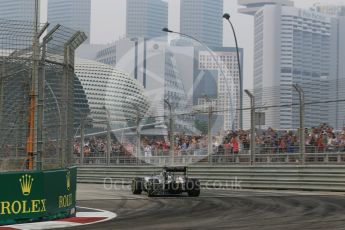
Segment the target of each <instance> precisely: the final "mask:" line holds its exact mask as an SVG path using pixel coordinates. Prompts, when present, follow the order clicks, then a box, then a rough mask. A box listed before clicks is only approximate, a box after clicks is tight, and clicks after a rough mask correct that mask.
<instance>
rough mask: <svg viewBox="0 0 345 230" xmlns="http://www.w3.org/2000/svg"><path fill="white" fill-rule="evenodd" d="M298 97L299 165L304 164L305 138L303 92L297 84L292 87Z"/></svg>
mask: <svg viewBox="0 0 345 230" xmlns="http://www.w3.org/2000/svg"><path fill="white" fill-rule="evenodd" d="M292 86H293V87H294V88H295V90H296V91H297V92H298V96H299V126H300V127H299V132H300V133H299V142H300V143H299V150H300V154H301V156H300V157H301V164H304V163H305V162H304V155H305V138H304V91H303V89H302V87H301V86H299V85H298V84H294V85H292Z"/></svg>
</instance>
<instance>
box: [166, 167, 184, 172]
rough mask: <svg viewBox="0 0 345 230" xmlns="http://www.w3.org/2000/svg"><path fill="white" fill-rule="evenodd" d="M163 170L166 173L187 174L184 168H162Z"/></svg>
mask: <svg viewBox="0 0 345 230" xmlns="http://www.w3.org/2000/svg"><path fill="white" fill-rule="evenodd" d="M163 170H164V171H166V172H187V167H186V166H177V167H164V168H163Z"/></svg>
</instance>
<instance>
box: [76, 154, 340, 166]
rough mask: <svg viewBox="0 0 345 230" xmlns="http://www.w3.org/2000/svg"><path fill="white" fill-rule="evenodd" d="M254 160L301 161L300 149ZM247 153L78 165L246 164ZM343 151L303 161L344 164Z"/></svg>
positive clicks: (99, 158) (98, 158) (87, 159)
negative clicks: (297, 151) (298, 151)
mask: <svg viewBox="0 0 345 230" xmlns="http://www.w3.org/2000/svg"><path fill="white" fill-rule="evenodd" d="M254 157H255V159H254V164H258V165H262V164H292V165H296V164H301V163H302V161H301V154H300V153H270V154H268V153H267V154H255V155H254ZM75 159H76V163H77V164H80V159H79V157H78V156H76V157H75ZM249 163H250V154H249V152H248V153H247V154H234V153H231V154H224V155H217V154H214V155H175V156H174V157H173V158H172V157H171V156H169V155H165V156H147V157H144V156H140V157H138V158H136V157H135V156H133V155H126V156H118V155H111V156H110V160H109V163H107V157H106V156H105V155H104V154H101V155H99V154H97V155H88V156H84V158H83V162H82V164H80V165H84V164H85V165H107V164H108V165H172V164H175V165H190V164H202V165H218V164H249ZM344 163H345V152H326V153H306V154H305V156H304V164H325V165H327V164H344Z"/></svg>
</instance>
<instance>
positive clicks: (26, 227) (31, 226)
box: [0, 207, 117, 230]
mask: <svg viewBox="0 0 345 230" xmlns="http://www.w3.org/2000/svg"><path fill="white" fill-rule="evenodd" d="M77 208H84V209H89V210H94V211H97V212H77V214H76V217H104V218H105V219H102V220H99V221H94V222H91V223H75V222H69V221H63V220H53V221H42V222H35V223H27V224H13V225H5V226H0V229H1V227H9V228H13V229H19V230H43V229H52V228H70V227H75V226H82V225H90V224H96V223H101V222H105V221H109V220H111V219H114V218H115V217H117V215H116V213H113V212H109V211H106V210H101V209H95V208H88V207H77Z"/></svg>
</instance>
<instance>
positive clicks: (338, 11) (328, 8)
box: [312, 3, 345, 16]
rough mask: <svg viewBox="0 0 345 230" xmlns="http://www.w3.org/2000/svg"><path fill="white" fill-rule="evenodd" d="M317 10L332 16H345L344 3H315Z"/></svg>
mask: <svg viewBox="0 0 345 230" xmlns="http://www.w3.org/2000/svg"><path fill="white" fill-rule="evenodd" d="M312 9H314V10H315V11H317V12H319V13H323V14H329V15H332V16H345V6H343V5H327V4H320V3H317V4H314V6H313V8H312Z"/></svg>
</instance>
